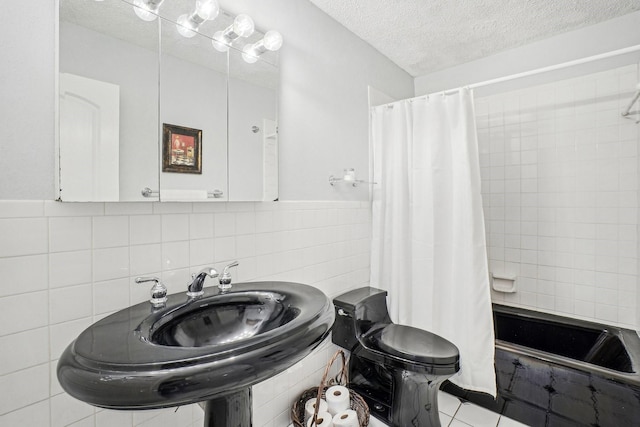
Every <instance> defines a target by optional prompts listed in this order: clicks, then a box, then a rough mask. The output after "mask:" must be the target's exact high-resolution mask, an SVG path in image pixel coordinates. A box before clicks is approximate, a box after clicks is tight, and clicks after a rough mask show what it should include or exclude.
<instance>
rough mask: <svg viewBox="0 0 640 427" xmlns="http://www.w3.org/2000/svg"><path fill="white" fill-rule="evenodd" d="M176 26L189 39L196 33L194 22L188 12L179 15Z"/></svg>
mask: <svg viewBox="0 0 640 427" xmlns="http://www.w3.org/2000/svg"><path fill="white" fill-rule="evenodd" d="M176 28H177V29H178V32H179V33H180V35H181V36H182V37H186V38H188V39H189V38H191V37H193V36H195V35H196V32H195V31H194V30H195V27H194V25H193V22H192V21H191V20H190V19H189V16H188V15H187V14H184V15H180V16H179V17H178V22H177V23H176Z"/></svg>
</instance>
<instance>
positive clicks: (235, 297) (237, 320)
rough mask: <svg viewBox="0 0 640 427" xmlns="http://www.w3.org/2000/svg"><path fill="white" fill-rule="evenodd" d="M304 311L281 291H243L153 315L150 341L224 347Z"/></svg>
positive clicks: (181, 345)
mask: <svg viewBox="0 0 640 427" xmlns="http://www.w3.org/2000/svg"><path fill="white" fill-rule="evenodd" d="M300 313H301V310H300V308H298V307H292V306H290V305H289V301H285V299H284V298H283V295H282V294H279V293H275V292H272V291H271V292H270V291H241V292H234V293H231V294H222V295H217V296H216V297H214V298H208V299H205V300H199V301H196V303H195V304H190V305H186V306H184V307H181V308H179V309H177V310H175V311H174V312H172V313H171V315H170V316H164V317H162V318H160V319H159V320H158V319H156V318H155V317H153V318H150V319H149V320H148V321H147V322H144V324H145V325H147V324H149V322H151V323H152V324H149V330H150V331H151V333H150V341H151V342H152V343H154V344H158V345H168V346H178V347H204V346H222V345H226V344H230V343H239V344H240V342H241V341H243V340H246V339H250V338H252V337H255V336H257V335H260V334H264V333H266V332H269V331H272V330H274V329H276V328H279V327H281V326H283V325H286V324H287V323H289V322H291V321H292V320H294V319H295V318H296V317H298V315H299V314H300Z"/></svg>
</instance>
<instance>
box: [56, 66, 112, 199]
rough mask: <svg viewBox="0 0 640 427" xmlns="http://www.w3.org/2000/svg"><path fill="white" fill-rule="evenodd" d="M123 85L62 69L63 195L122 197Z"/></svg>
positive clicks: (61, 149)
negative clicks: (120, 168) (63, 71)
mask: <svg viewBox="0 0 640 427" xmlns="http://www.w3.org/2000/svg"><path fill="white" fill-rule="evenodd" d="M119 133H120V87H119V86H118V85H114V84H111V83H105V82H101V81H98V80H92V79H88V78H86V77H81V76H76V75H73V74H68V73H60V150H59V156H60V183H59V185H60V193H59V195H60V199H61V200H63V201H70V202H79V201H117V200H119V192H120V178H119V176H120V173H119V164H120V158H119V152H120V134H119Z"/></svg>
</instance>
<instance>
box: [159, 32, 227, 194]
mask: <svg viewBox="0 0 640 427" xmlns="http://www.w3.org/2000/svg"><path fill="white" fill-rule="evenodd" d="M207 24H208V23H207ZM161 34H162V36H161V44H162V54H161V59H160V87H161V95H160V117H161V124H162V142H161V144H162V148H161V152H162V154H161V157H162V159H161V175H160V200H161V201H224V200H228V190H227V53H226V52H218V51H217V50H215V49H214V47H213V45H212V43H211V39H210V38H209V37H207V36H206V35H203V34H200V33H197V32H190V33H189V32H186V33H185V32H184V31H183V32H182V33H181V32H179V31H178V27H177V26H176V24H175V23H173V22H171V21H168V20H164V19H163V20H162V31H161Z"/></svg>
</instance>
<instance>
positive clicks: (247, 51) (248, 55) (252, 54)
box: [242, 44, 260, 64]
mask: <svg viewBox="0 0 640 427" xmlns="http://www.w3.org/2000/svg"><path fill="white" fill-rule="evenodd" d="M258 56H260V54H259V53H258V52H256V50H255V48H254V46H253V45H252V44H248V45H246V46H245V47H244V48H243V49H242V59H244V61H245V62H247V63H249V64H253V63H255V62H256V61H257V60H258Z"/></svg>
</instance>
